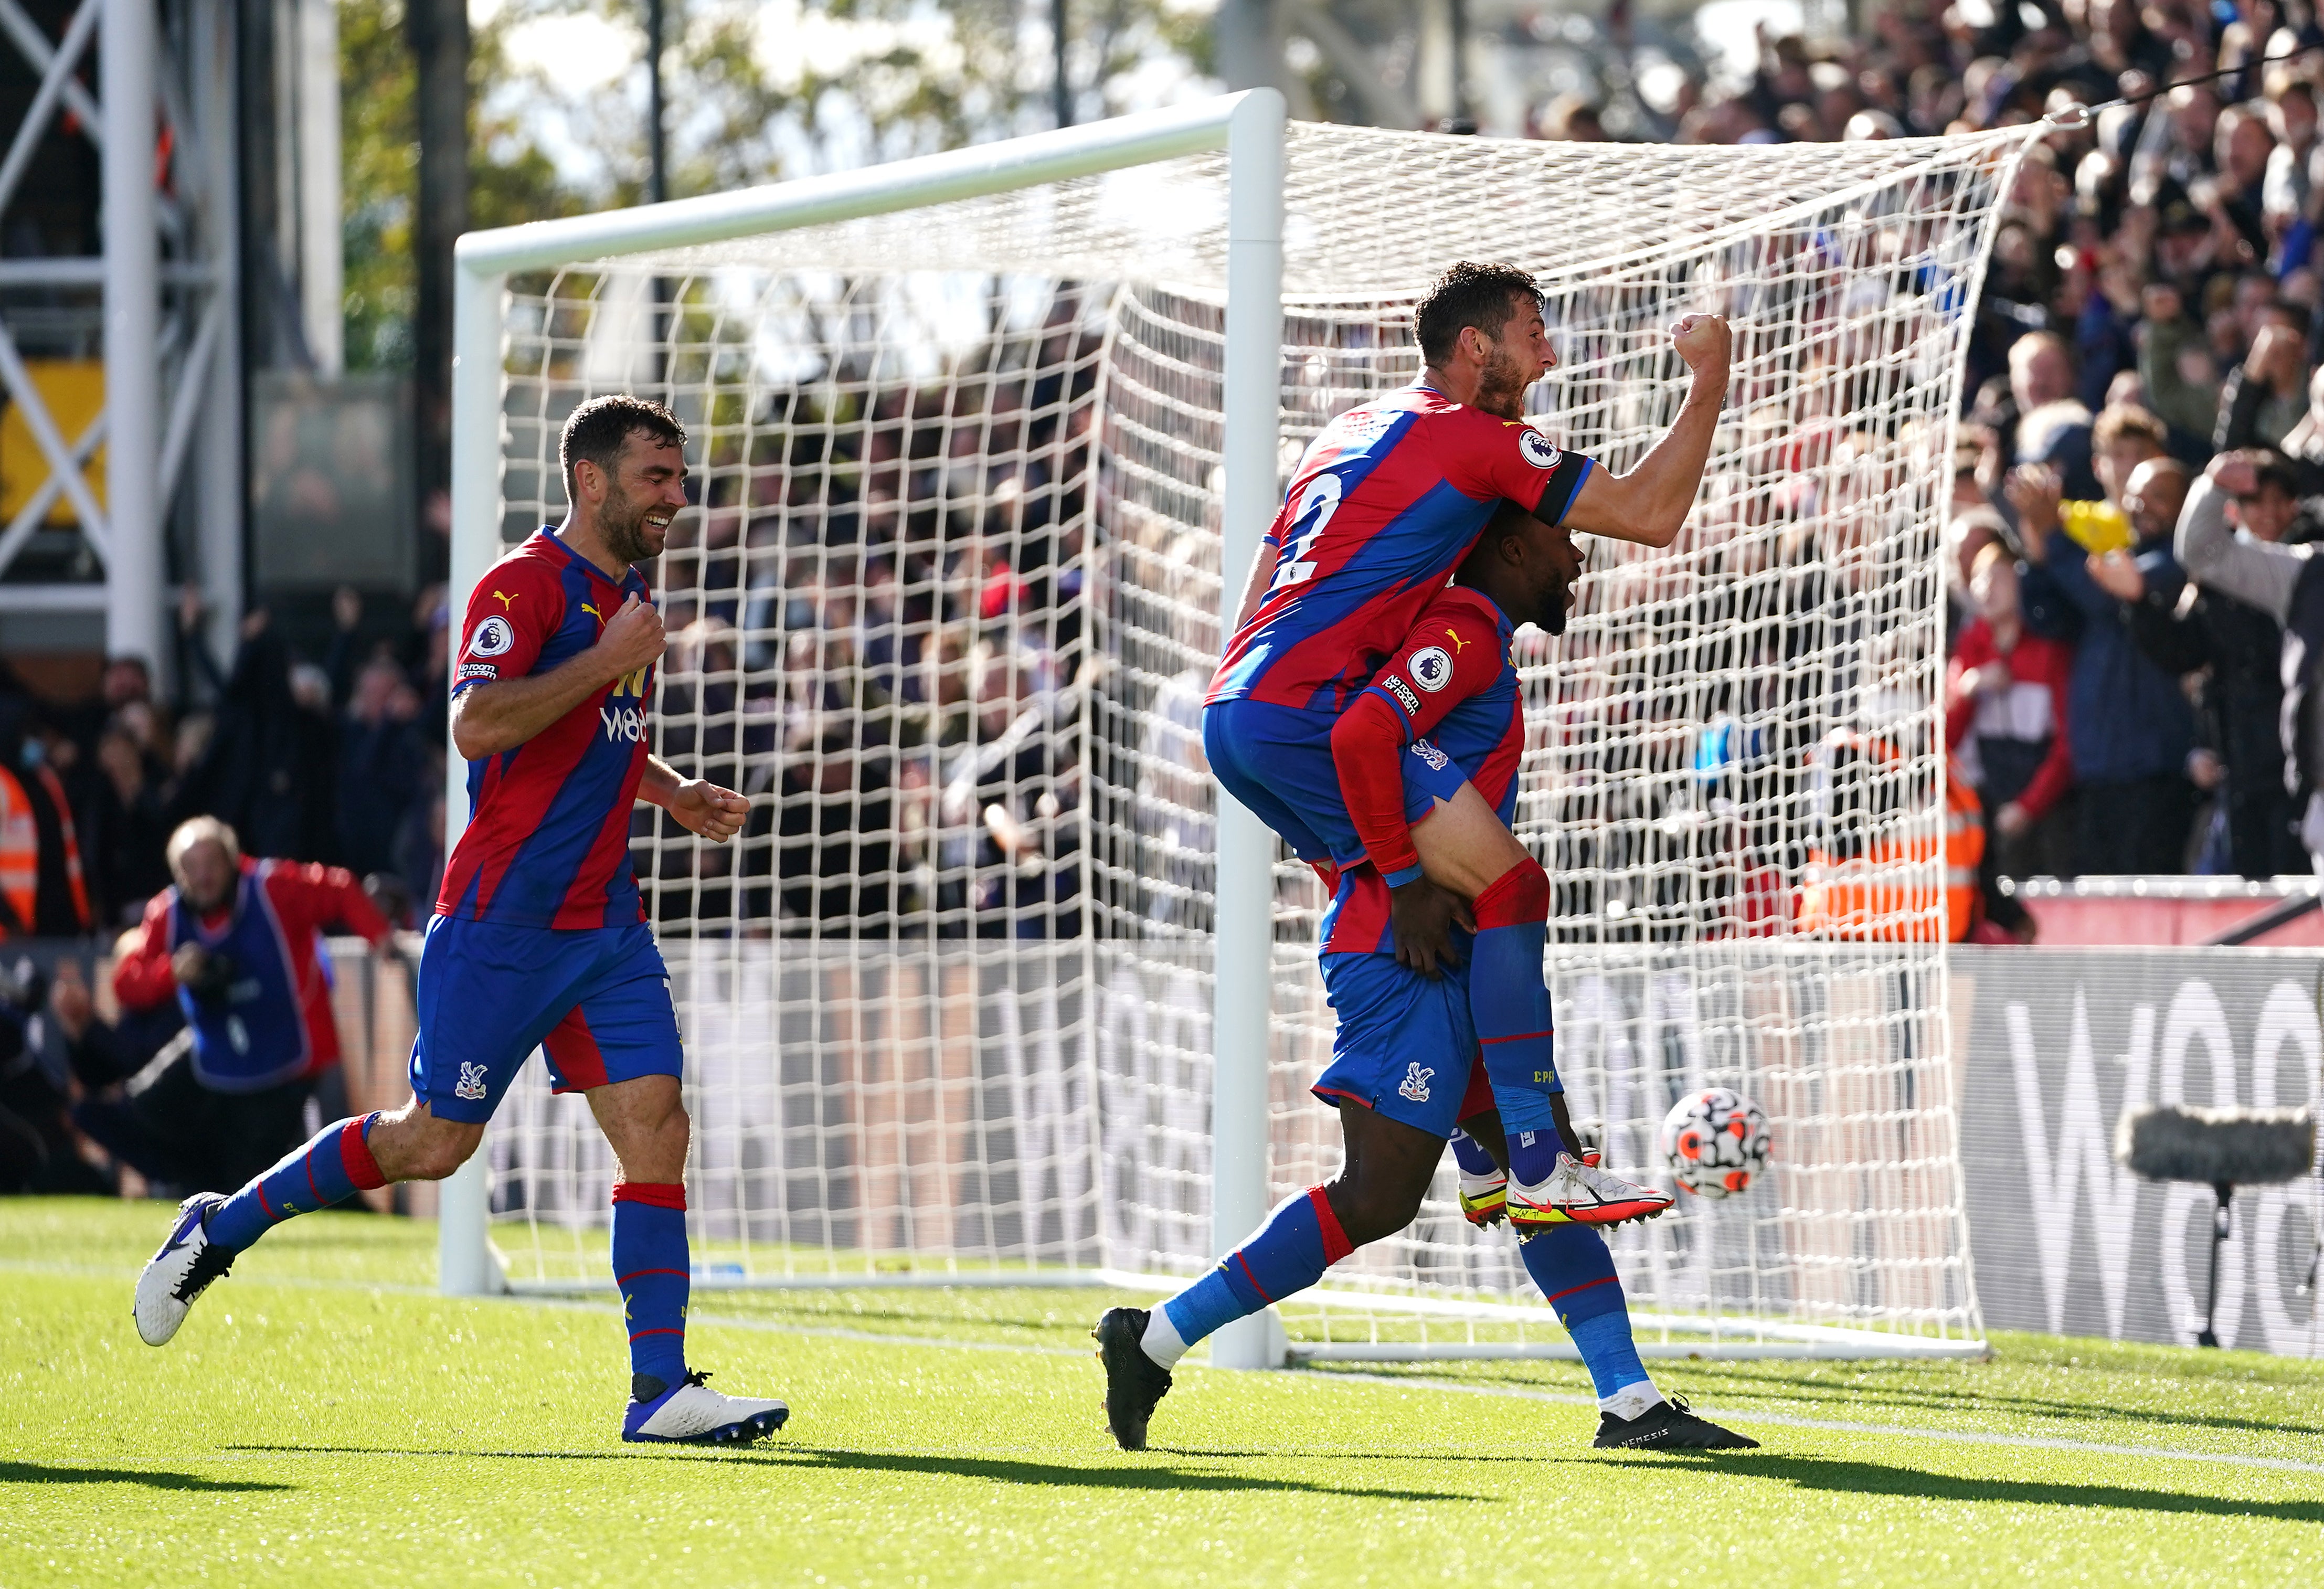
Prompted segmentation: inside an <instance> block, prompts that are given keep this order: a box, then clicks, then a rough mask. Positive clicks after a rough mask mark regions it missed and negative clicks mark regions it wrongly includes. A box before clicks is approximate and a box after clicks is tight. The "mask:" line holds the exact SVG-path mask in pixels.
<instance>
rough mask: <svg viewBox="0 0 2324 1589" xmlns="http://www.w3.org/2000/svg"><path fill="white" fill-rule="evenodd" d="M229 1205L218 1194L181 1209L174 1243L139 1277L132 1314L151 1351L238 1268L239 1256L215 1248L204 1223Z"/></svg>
mask: <svg viewBox="0 0 2324 1589" xmlns="http://www.w3.org/2000/svg"><path fill="white" fill-rule="evenodd" d="M225 1201H226V1199H225V1198H224V1197H221V1196H218V1195H217V1193H216V1192H196V1193H195V1194H194V1195H193V1196H190V1197H189V1198H187V1199H186V1200H185V1201H184V1202H182V1203H180V1204H179V1205H178V1222H177V1224H173V1225H171V1227H170V1239H169V1240H168V1241H166V1242H163V1243H161V1251H160V1252H156V1253H154V1254H153V1256H152V1257H151V1258H149V1259H147V1260H146V1261H145V1269H144V1271H143V1273H141V1274H140V1275H139V1276H138V1277H137V1301H136V1305H135V1307H133V1308H132V1310H131V1311H132V1312H134V1314H135V1315H136V1316H137V1335H138V1337H139V1338H140V1339H141V1340H143V1342H144V1343H145V1344H147V1345H148V1346H160V1345H163V1344H167V1343H168V1341H169V1339H170V1337H171V1336H172V1335H176V1334H177V1333H178V1326H180V1325H181V1324H183V1323H185V1322H186V1313H187V1310H188V1309H189V1308H191V1307H193V1305H194V1298H197V1297H198V1296H200V1295H201V1294H202V1293H203V1292H204V1291H207V1290H208V1289H209V1285H210V1282H211V1281H212V1280H217V1279H218V1278H219V1277H220V1276H221V1275H223V1274H225V1273H226V1270H229V1269H231V1268H233V1267H234V1254H233V1253H231V1252H227V1251H226V1249H224V1248H223V1247H213V1246H211V1245H210V1239H209V1233H208V1232H207V1231H205V1230H204V1229H203V1228H202V1220H203V1219H204V1217H205V1216H207V1215H208V1213H209V1211H210V1210H211V1209H213V1208H216V1207H217V1206H218V1205H219V1204H221V1203H223V1202H225Z"/></svg>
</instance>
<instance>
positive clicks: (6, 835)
mask: <svg viewBox="0 0 2324 1589" xmlns="http://www.w3.org/2000/svg"><path fill="white" fill-rule="evenodd" d="M31 771H32V776H33V777H34V778H36V779H38V780H40V782H41V792H42V793H43V794H45V795H47V796H48V798H49V804H50V806H51V808H53V809H54V810H55V811H56V814H57V830H58V832H59V833H60V834H61V835H62V836H63V838H64V846H65V882H66V884H67V886H69V888H70V889H71V890H72V905H73V916H74V919H76V920H77V921H78V923H79V926H80V930H81V931H83V932H87V931H88V929H89V926H90V921H89V914H88V882H86V881H85V880H84V879H83V878H82V876H81V870H80V840H79V838H78V836H77V835H76V834H75V833H74V832H73V820H72V805H71V802H70V801H69V800H67V799H65V786H64V785H63V784H62V783H60V782H59V781H58V780H57V775H56V773H55V772H54V771H51V770H50V769H49V768H48V767H47V766H45V765H42V766H36V767H34V768H32V769H31ZM0 898H5V900H6V901H8V909H9V911H10V912H11V917H10V920H12V921H13V922H14V927H13V928H12V927H11V926H10V924H9V921H0V938H6V937H8V936H9V935H10V934H11V932H12V931H18V930H21V931H22V932H23V934H25V935H26V936H30V935H31V934H32V932H33V931H34V929H35V928H36V927H37V925H38V923H39V920H40V904H41V824H40V818H38V817H36V816H34V815H33V813H32V796H30V795H29V794H27V793H26V792H25V791H24V784H23V780H22V779H21V778H19V777H18V776H17V775H16V773H15V772H14V771H11V770H10V769H8V768H6V767H0Z"/></svg>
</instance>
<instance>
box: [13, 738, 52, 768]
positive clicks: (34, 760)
mask: <svg viewBox="0 0 2324 1589" xmlns="http://www.w3.org/2000/svg"><path fill="white" fill-rule="evenodd" d="M17 755H18V757H19V759H21V760H22V761H23V763H24V765H25V766H26V767H28V768H31V767H37V766H39V765H40V764H41V763H42V762H45V761H47V760H48V759H49V748H48V746H46V745H44V744H42V743H41V742H40V741H39V740H37V739H28V740H26V741H25V742H24V748H23V750H21V751H19V752H18V753H17Z"/></svg>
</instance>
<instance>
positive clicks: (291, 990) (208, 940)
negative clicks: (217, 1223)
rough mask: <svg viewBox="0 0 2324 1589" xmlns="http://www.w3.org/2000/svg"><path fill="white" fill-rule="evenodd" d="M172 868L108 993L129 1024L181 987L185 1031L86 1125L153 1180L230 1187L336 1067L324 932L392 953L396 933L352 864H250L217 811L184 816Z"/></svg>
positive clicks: (268, 1150)
mask: <svg viewBox="0 0 2324 1589" xmlns="http://www.w3.org/2000/svg"><path fill="white" fill-rule="evenodd" d="M169 861H170V874H171V877H173V878H175V879H176V880H177V882H176V885H175V886H174V887H172V888H170V889H168V890H165V891H164V892H161V893H160V894H157V895H155V896H154V898H153V901H152V903H151V904H149V905H148V906H147V907H146V908H145V920H144V923H143V928H142V932H141V936H140V938H138V940H137V941H136V943H135V944H134V947H132V948H131V949H130V950H129V951H128V952H127V953H124V955H123V956H121V958H120V959H119V961H117V962H116V963H115V966H114V969H113V988H114V993H115V995H116V996H117V997H118V998H119V999H120V1001H121V1005H122V1009H123V1010H124V1012H126V1013H127V1014H128V1015H129V1016H131V1017H136V1016H140V1015H144V1014H148V1013H153V1012H158V1011H159V1008H160V1007H161V1005H163V1004H164V1003H165V1002H168V1001H169V1000H170V999H171V995H172V994H174V995H175V996H176V1002H177V1003H178V1006H179V1008H180V1010H181V1011H182V1012H183V1013H184V1016H185V1020H186V1031H185V1033H184V1034H182V1035H181V1036H180V1039H178V1040H176V1041H173V1042H171V1043H170V1044H168V1045H167V1046H165V1047H164V1048H163V1049H161V1052H160V1053H158V1054H156V1055H154V1056H153V1058H152V1061H151V1062H150V1063H149V1064H147V1065H146V1066H145V1067H144V1068H143V1069H142V1070H141V1071H139V1072H138V1073H137V1075H136V1076H134V1077H132V1078H130V1079H129V1081H128V1084H127V1088H126V1093H127V1096H126V1097H125V1098H124V1100H123V1101H122V1103H121V1104H118V1105H115V1106H113V1107H111V1108H109V1109H106V1111H104V1113H106V1116H107V1118H106V1120H105V1121H104V1122H101V1123H100V1122H97V1120H96V1119H95V1118H93V1116H94V1114H95V1113H97V1112H95V1111H88V1112H85V1113H89V1114H91V1115H92V1118H90V1119H88V1120H87V1121H85V1122H84V1124H83V1129H85V1130H88V1132H89V1133H90V1134H91V1135H92V1136H95V1137H97V1139H98V1140H99V1141H103V1142H105V1144H106V1147H107V1148H109V1149H111V1150H113V1151H114V1152H115V1154H116V1155H118V1156H119V1157H121V1158H123V1159H126V1160H127V1161H128V1162H130V1163H132V1164H134V1165H136V1166H137V1167H138V1168H139V1169H141V1170H143V1171H144V1172H145V1173H146V1174H148V1175H149V1176H150V1177H152V1178H157V1179H162V1180H168V1181H174V1182H177V1183H179V1184H181V1185H190V1186H232V1185H235V1183H236V1182H237V1181H238V1180H246V1179H248V1178H250V1177H251V1176H254V1175H255V1174H257V1173H258V1172H259V1171H261V1170H263V1169H265V1168H266V1167H267V1166H268V1165H270V1164H272V1163H273V1162H274V1160H275V1159H278V1158H280V1157H281V1155H282V1154H284V1153H285V1152H288V1151H289V1150H291V1149H292V1148H294V1147H296V1146H297V1145H298V1144H299V1142H300V1140H301V1139H302V1138H303V1137H304V1136H305V1134H306V1132H305V1129H304V1126H303V1124H302V1117H303V1114H304V1111H305V1107H306V1103H307V1099H308V1096H309V1094H310V1093H312V1092H313V1091H314V1090H315V1086H316V1083H317V1080H318V1077H321V1076H324V1075H325V1074H326V1073H327V1072H328V1071H330V1070H331V1069H332V1068H333V1067H336V1066H337V1064H338V1062H339V1033H338V1027H337V1023H336V1022H335V1021H333V1019H332V1013H331V985H330V980H329V976H328V975H327V970H326V968H325V966H324V965H323V963H322V959H321V947H322V946H321V942H320V935H321V933H322V931H323V930H324V929H325V928H331V927H337V928H343V929H345V930H346V931H350V932H355V933H359V934H361V935H362V936H363V937H364V938H367V939H369V940H370V941H371V944H372V946H373V947H374V949H379V950H382V951H384V950H385V949H386V948H387V947H389V944H390V938H391V929H390V928H389V926H388V923H387V920H386V919H385V918H384V917H383V916H382V915H381V914H380V912H379V910H378V909H377V908H376V907H375V906H374V905H373V903H372V901H371V900H370V899H369V897H368V896H366V895H365V894H364V891H363V888H362V886H361V885H360V884H359V883H357V882H355V878H354V877H353V876H352V875H351V874H349V873H346V872H345V871H343V870H340V869H339V868H337V867H322V866H316V865H309V864H300V863H299V862H295V861H272V860H269V861H251V860H246V859H244V857H243V855H242V852H241V846H240V845H239V844H238V843H237V842H236V840H235V834H234V829H232V828H231V827H227V826H226V824H225V823H223V822H220V821H218V820H217V818H211V817H197V818H193V819H192V820H191V821H189V822H185V823H182V824H180V826H179V827H178V829H177V831H176V832H175V833H173V834H171V836H170V848H169ZM84 1079H85V1080H86V1079H88V1078H86V1077H84ZM149 1167H150V1168H149Z"/></svg>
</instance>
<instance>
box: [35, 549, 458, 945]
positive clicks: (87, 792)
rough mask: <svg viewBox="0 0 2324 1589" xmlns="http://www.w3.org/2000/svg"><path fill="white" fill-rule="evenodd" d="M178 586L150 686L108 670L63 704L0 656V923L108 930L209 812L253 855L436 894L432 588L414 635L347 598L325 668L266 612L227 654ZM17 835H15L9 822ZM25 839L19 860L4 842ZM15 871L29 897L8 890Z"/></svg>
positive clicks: (152, 885) (336, 612) (118, 925)
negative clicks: (167, 685) (82, 697)
mask: <svg viewBox="0 0 2324 1589" xmlns="http://www.w3.org/2000/svg"><path fill="white" fill-rule="evenodd" d="M204 616H205V614H204V613H203V611H202V609H201V606H200V604H199V602H198V598H196V597H195V596H191V595H190V594H189V596H186V597H185V598H184V600H183V602H182V603H181V604H180V609H179V634H178V640H179V647H178V651H179V656H178V662H179V666H178V670H177V671H178V675H179V687H178V688H177V690H176V691H175V698H174V699H171V698H165V697H162V696H160V695H158V694H157V692H156V689H155V687H154V680H153V677H152V672H151V671H150V670H148V669H147V668H146V667H145V666H144V664H143V663H142V662H140V661H135V660H118V659H116V660H115V661H112V662H110V663H108V664H107V665H106V670H105V672H104V675H103V678H102V682H101V685H100V688H99V690H98V692H97V696H96V697H94V698H93V699H91V700H88V701H86V702H83V703H79V704H77V705H67V706H59V705H56V704H54V703H53V702H50V701H46V700H43V699H41V698H39V697H36V696H35V695H34V694H33V693H32V691H31V690H30V689H28V688H26V687H25V686H24V685H23V681H22V680H21V679H17V678H16V677H15V676H14V673H13V672H10V671H6V670H5V663H0V769H9V770H13V771H10V772H9V773H7V774H6V775H5V778H0V807H5V816H0V929H5V932H6V934H7V936H11V937H37V938H68V937H70V938H78V937H86V936H89V935H92V934H95V935H99V936H102V937H105V938H110V937H111V936H112V935H113V934H114V933H116V932H118V931H120V930H122V929H123V928H128V927H132V926H134V925H135V924H136V922H137V921H138V919H139V918H140V917H141V916H142V915H143V912H144V910H145V904H146V901H148V900H150V899H151V898H152V896H153V895H154V894H156V893H158V892H161V890H162V889H164V888H167V887H168V886H169V884H170V874H169V869H168V866H167V865H166V864H165V862H164V858H163V847H164V845H165V844H166V842H167V840H168V838H169V836H170V833H171V830H172V829H173V828H174V827H176V826H177V825H178V824H179V823H180V822H181V821H183V820H184V819H185V818H189V817H194V816H212V817H217V818H219V819H221V820H223V821H225V822H226V823H227V824H228V825H229V826H230V827H233V828H234V829H235V832H236V833H237V834H239V835H240V836H242V842H243V845H244V849H245V851H246V853H248V854H250V855H272V856H281V857H287V858H291V859H298V860H307V861H318V862H321V863H324V864H330V865H340V866H346V867H347V868H348V869H350V870H351V871H353V872H354V873H355V875H357V876H359V877H360V876H377V877H379V878H380V879H382V883H381V884H380V885H378V886H380V887H383V889H384V891H385V892H386V895H387V897H388V898H389V899H390V900H391V901H393V902H395V903H396V904H397V906H398V908H399V909H400V910H404V911H405V913H406V914H407V918H408V914H409V902H410V901H414V900H418V901H426V900H428V899H431V898H432V897H433V896H434V892H435V885H436V880H437V878H438V877H439V876H440V875H441V873H442V871H443V864H444V861H443V855H442V853H441V852H442V848H443V795H442V790H443V767H444V753H443V749H442V746H443V741H444V713H445V691H444V666H445V661H444V659H445V633H446V631H445V622H446V619H445V613H444V591H443V589H442V587H430V588H429V589H428V590H427V591H425V592H424V593H423V594H422V595H421V596H420V600H419V602H418V604H417V605H416V607H415V609H414V611H413V614H412V619H411V623H410V628H409V630H408V631H401V632H391V633H387V634H385V635H380V634H378V633H376V631H377V629H378V625H376V624H374V626H373V638H372V639H371V641H370V642H369V643H368V645H366V644H365V643H364V642H363V641H362V640H361V639H360V638H359V637H360V636H361V635H362V634H364V633H365V631H364V627H363V619H364V603H363V601H362V599H361V598H360V597H359V596H356V595H355V592H353V591H341V592H340V593H338V595H337V597H336V598H335V599H334V603H333V620H334V622H333V628H332V635H331V640H330V642H329V643H328V645H327V647H326V648H325V649H324V656H323V660H322V661H319V662H317V661H309V660H307V659H305V658H302V657H301V656H300V654H299V653H298V652H297V651H295V650H294V649H293V648H292V647H291V645H290V644H288V643H287V642H285V641H284V640H283V638H282V637H281V634H280V633H279V632H278V631H277V629H276V628H275V626H274V624H273V623H272V620H271V618H270V616H269V614H267V613H266V612H265V611H264V610H263V609H260V610H256V611H254V612H253V613H252V614H250V615H249V616H248V617H246V618H245V619H244V621H243V623H242V625H241V632H240V636H239V642H238V644H237V645H236V647H235V653H234V655H233V657H232V658H231V659H230V660H228V661H226V662H224V663H221V662H220V661H219V660H218V659H217V658H216V657H215V656H214V655H213V654H212V653H211V651H210V650H209V647H208V644H207V643H206V642H205V641H204V640H203V638H202V628H203V619H204ZM20 814H21V815H22V816H23V817H24V818H29V820H30V826H29V827H21V829H12V828H11V827H10V826H9V823H10V821H11V820H13V819H14V818H17V817H18V816H19V815H20ZM19 830H21V832H22V833H23V836H24V837H25V838H26V839H27V840H28V841H29V842H28V843H27V844H26V845H24V846H23V848H24V855H23V860H22V861H21V862H20V861H19V859H18V856H17V854H16V844H15V834H16V832H17V831H19ZM20 872H21V873H22V874H23V875H24V876H25V877H26V878H28V879H29V880H31V886H30V887H28V888H22V889H20V888H15V887H11V886H8V880H9V879H10V878H12V877H13V876H15V875H17V874H18V873H20Z"/></svg>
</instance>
